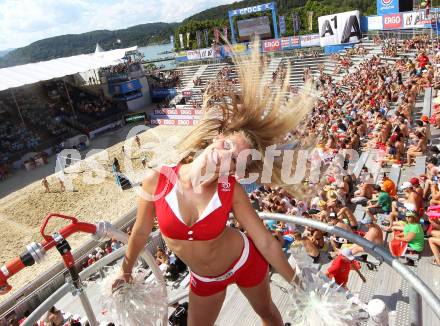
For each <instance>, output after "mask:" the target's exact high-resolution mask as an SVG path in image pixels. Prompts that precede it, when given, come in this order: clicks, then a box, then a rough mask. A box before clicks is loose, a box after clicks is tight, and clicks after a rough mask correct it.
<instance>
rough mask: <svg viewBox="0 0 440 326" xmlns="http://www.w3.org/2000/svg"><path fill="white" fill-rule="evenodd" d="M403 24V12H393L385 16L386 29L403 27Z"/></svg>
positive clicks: (384, 24) (384, 25) (384, 26)
mask: <svg viewBox="0 0 440 326" xmlns="http://www.w3.org/2000/svg"><path fill="white" fill-rule="evenodd" d="M402 26H403V19H402V14H392V15H384V16H383V28H384V29H394V28H402Z"/></svg>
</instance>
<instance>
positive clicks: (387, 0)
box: [377, 0, 399, 16]
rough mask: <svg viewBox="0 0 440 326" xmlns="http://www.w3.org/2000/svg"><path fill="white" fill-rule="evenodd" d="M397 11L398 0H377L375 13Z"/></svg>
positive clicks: (385, 13)
mask: <svg viewBox="0 0 440 326" xmlns="http://www.w3.org/2000/svg"><path fill="white" fill-rule="evenodd" d="M398 12H399V0H377V14H378V15H379V16H380V15H387V14H395V13H398Z"/></svg>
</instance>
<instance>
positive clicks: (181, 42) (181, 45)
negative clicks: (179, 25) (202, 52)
mask: <svg viewBox="0 0 440 326" xmlns="http://www.w3.org/2000/svg"><path fill="white" fill-rule="evenodd" d="M179 39H180V48H181V49H183V48H184V47H185V45H183V34H179Z"/></svg>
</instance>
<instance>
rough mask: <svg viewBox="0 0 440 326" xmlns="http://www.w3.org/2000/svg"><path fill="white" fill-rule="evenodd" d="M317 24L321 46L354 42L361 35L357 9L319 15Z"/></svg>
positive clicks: (357, 40)
mask: <svg viewBox="0 0 440 326" xmlns="http://www.w3.org/2000/svg"><path fill="white" fill-rule="evenodd" d="M318 26H319V37H320V44H321V46H322V47H324V46H327V45H338V44H345V43H356V42H359V40H360V38H361V37H362V35H361V25H360V20H359V10H353V11H347V12H342V13H339V14H336V15H327V16H321V17H319V18H318Z"/></svg>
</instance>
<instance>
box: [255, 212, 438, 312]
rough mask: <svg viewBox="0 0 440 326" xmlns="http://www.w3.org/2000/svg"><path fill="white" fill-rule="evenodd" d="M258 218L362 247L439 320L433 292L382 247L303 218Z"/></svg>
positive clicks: (344, 231)
mask: <svg viewBox="0 0 440 326" xmlns="http://www.w3.org/2000/svg"><path fill="white" fill-rule="evenodd" d="M259 216H260V218H262V219H272V220H277V221H283V222H288V223H294V224H299V225H303V226H308V227H311V228H314V229H318V230H320V231H323V232H327V233H330V234H334V235H336V236H339V237H342V238H345V239H347V240H349V241H350V242H353V243H356V244H358V245H360V246H362V248H363V249H364V250H365V251H366V252H367V253H369V254H371V255H373V256H374V257H376V258H377V259H378V260H380V261H383V262H385V263H387V264H388V265H389V266H390V267H391V268H393V269H394V270H395V271H396V272H397V273H399V274H400V275H401V276H402V277H403V278H404V279H405V280H406V281H407V282H408V283H409V284H410V285H411V286H412V287H413V288H414V290H416V291H417V293H419V294H420V295H421V297H422V298H423V300H425V301H426V303H427V304H428V305H429V306H430V307H431V309H432V311H433V312H434V313H435V314H436V315H437V317H439V318H440V298H439V297H437V296H436V295H435V294H434V292H433V291H432V290H431V289H430V288H429V287H428V286H427V285H426V283H425V282H423V281H422V280H421V279H420V278H419V277H418V276H417V275H416V274H415V273H414V272H412V271H411V270H410V269H408V268H407V267H406V266H405V265H404V264H402V263H401V262H399V260H398V259H397V258H395V257H393V256H391V255H390V253H389V252H388V251H387V250H386V249H385V248H384V247H383V246H380V245H376V244H374V243H373V242H371V241H368V240H366V239H364V238H362V237H360V236H358V235H356V234H354V233H351V232H348V231H346V230H344V229H341V228H339V227H336V226H333V225H328V224H325V223H323V222H320V221H316V220H312V219H308V218H304V217H298V216H289V215H285V214H278V213H260V214H259Z"/></svg>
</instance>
